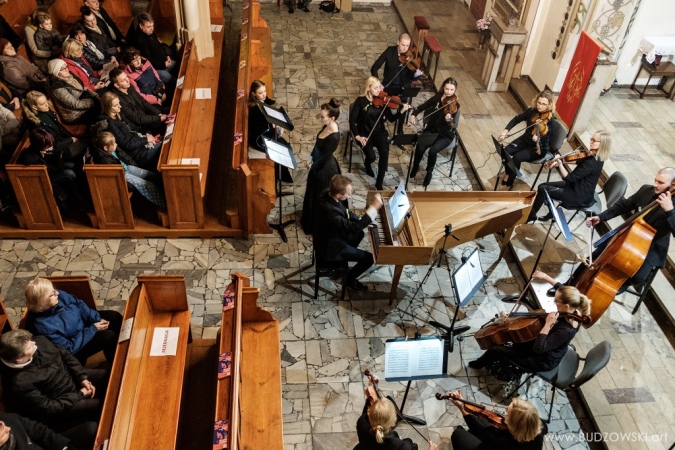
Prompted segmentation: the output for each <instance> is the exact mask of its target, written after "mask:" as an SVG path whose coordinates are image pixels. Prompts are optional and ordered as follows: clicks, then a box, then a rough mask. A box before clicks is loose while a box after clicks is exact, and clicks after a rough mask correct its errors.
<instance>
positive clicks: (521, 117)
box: [506, 108, 555, 155]
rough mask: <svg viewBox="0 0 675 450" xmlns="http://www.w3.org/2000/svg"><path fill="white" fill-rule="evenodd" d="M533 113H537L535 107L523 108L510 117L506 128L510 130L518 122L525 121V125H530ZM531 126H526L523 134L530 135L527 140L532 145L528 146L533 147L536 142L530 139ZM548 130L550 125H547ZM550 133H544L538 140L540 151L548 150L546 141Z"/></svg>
mask: <svg viewBox="0 0 675 450" xmlns="http://www.w3.org/2000/svg"><path fill="white" fill-rule="evenodd" d="M535 114H537V110H536V108H527V109H526V110H525V112H523V113H522V114H518V115H517V116H516V117H514V118H513V119H511V121H510V122H509V123H508V124H507V125H506V129H507V130H511V129H512V128H513V127H515V126H516V125H518V124H519V123H520V122H525V123H526V125H527V126H530V125H532V116H534V115H535ZM551 120H555V119H554V118H551ZM532 128H534V127H532ZM532 128H528V129H527V130H525V131H524V136H528V137H530V140H529V142H531V143H532V145H531V146H529V147H534V146H535V145H536V143H535V142H534V141H532V139H531V137H532ZM549 130H550V126H549ZM550 135H551V133H550V132H549V133H546V134H544V135H542V136H541V139H540V140H539V147H540V148H541V150H542V152H547V151H548V141H549V136H550ZM542 155H543V153H542Z"/></svg>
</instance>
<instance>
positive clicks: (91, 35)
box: [80, 6, 120, 58]
mask: <svg viewBox="0 0 675 450" xmlns="http://www.w3.org/2000/svg"><path fill="white" fill-rule="evenodd" d="M80 12H81V13H82V25H84V30H85V33H87V39H88V40H90V41H92V42H93V43H94V45H96V48H97V49H99V50H100V51H101V52H103V54H104V55H106V56H107V57H112V56H114V57H116V58H117V56H118V55H119V52H120V48H119V47H118V46H117V44H116V43H115V41H113V40H112V39H110V36H108V35H107V34H106V33H104V32H103V30H101V28H100V27H99V26H98V19H97V18H96V14H94V12H93V11H92V10H91V9H89V7H88V6H82V7H81V8H80Z"/></svg>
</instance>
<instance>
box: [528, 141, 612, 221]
mask: <svg viewBox="0 0 675 450" xmlns="http://www.w3.org/2000/svg"><path fill="white" fill-rule="evenodd" d="M611 146H612V136H611V135H610V134H609V133H608V132H606V131H596V132H595V133H594V134H593V136H592V137H591V143H590V146H589V152H582V154H581V155H580V156H581V159H577V160H576V161H577V167H576V168H575V169H574V170H573V171H572V172H567V169H565V166H564V165H563V161H564V159H563V157H562V156H560V155H556V156H555V158H554V159H553V160H552V161H549V162H548V163H546V164H547V166H546V167H548V168H549V169H552V168H554V167H555V168H557V169H558V171H559V172H560V176H561V177H562V181H551V182H549V183H541V184H540V185H539V188H538V189H537V197H536V198H535V200H534V203H533V204H532V209H531V210H530V215H529V217H528V218H527V221H528V222H534V221H535V220H536V219H537V212H538V211H539V209H540V208H541V207H542V205H543V204H544V202H545V201H546V197H545V194H544V192H548V195H549V197H551V200H561V201H562V206H563V207H564V208H567V209H577V208H585V207H587V206H590V205H592V204H593V194H594V193H595V186H597V184H598V180H599V179H600V174H601V173H602V167H603V166H604V164H605V161H607V159H608V158H609V152H610V150H611ZM593 153H595V155H594V156H593ZM584 155H588V156H586V157H584ZM552 218H553V215H552V214H551V212H550V211H549V212H548V213H547V214H546V215H545V216H543V217H539V218H538V219H539V220H541V221H546V220H551V219H552Z"/></svg>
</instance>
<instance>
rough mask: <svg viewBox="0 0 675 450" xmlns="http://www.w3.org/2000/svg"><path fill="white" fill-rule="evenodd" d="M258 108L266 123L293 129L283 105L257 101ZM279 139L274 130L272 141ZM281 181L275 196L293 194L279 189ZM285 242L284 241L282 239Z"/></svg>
mask: <svg viewBox="0 0 675 450" xmlns="http://www.w3.org/2000/svg"><path fill="white" fill-rule="evenodd" d="M258 108H259V109H260V112H262V114H263V117H265V120H266V121H267V123H268V124H270V125H276V126H277V127H279V128H283V129H284V130H287V131H293V130H294V129H295V126H294V125H293V122H291V118H290V117H288V114H286V111H285V110H284V108H283V106H280V107H279V108H275V107H273V106H271V105H268V104H267V103H265V102H261V101H259V102H258ZM278 140H279V135H278V134H277V130H274V141H278ZM277 172H278V173H277V174H276V175H277V177H278V178H279V179H281V169H280V168H278V169H277ZM281 189H282V188H281V183H279V184H278V185H277V196H278V197H283V196H285V195H293V193H292V192H283V191H282V190H281ZM284 242H286V241H284Z"/></svg>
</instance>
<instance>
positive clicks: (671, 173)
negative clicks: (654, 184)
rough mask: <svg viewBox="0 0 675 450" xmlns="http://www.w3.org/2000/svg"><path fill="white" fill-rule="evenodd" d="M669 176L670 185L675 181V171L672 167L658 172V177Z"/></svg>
mask: <svg viewBox="0 0 675 450" xmlns="http://www.w3.org/2000/svg"><path fill="white" fill-rule="evenodd" d="M664 174H665V175H667V176H668V177H669V178H670V183H672V182H673V181H674V180H675V169H673V168H672V167H664V168H663V169H661V170H659V171H658V175H664Z"/></svg>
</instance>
